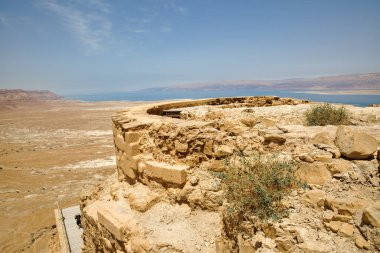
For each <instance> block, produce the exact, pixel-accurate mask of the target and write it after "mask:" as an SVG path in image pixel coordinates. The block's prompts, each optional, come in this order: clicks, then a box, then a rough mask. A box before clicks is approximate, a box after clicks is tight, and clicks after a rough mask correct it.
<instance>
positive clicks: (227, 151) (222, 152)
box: [214, 145, 234, 157]
mask: <svg viewBox="0 0 380 253" xmlns="http://www.w3.org/2000/svg"><path fill="white" fill-rule="evenodd" d="M233 152H234V148H232V147H230V146H227V145H221V146H218V147H216V148H215V153H214V154H215V156H216V157H224V156H228V155H232V154H233Z"/></svg>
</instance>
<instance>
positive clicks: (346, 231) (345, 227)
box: [338, 223, 354, 237]
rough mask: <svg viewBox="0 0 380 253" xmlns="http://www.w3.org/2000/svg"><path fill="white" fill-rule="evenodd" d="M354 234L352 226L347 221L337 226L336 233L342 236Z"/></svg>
mask: <svg viewBox="0 0 380 253" xmlns="http://www.w3.org/2000/svg"><path fill="white" fill-rule="evenodd" d="M353 234H354V226H353V225H351V224H348V223H342V225H341V226H340V228H339V231H338V235H340V236H343V237H351V236H352V235H353Z"/></svg>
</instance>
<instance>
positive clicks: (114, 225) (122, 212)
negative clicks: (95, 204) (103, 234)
mask: <svg viewBox="0 0 380 253" xmlns="http://www.w3.org/2000/svg"><path fill="white" fill-rule="evenodd" d="M98 221H99V223H100V224H101V225H102V226H103V227H105V228H106V229H107V230H108V231H109V232H110V233H111V234H113V235H114V236H115V237H116V239H117V240H119V241H125V240H126V235H128V234H129V233H130V232H131V231H132V230H134V229H135V226H136V221H135V219H134V217H133V214H132V212H131V210H130V209H129V207H128V206H127V205H126V203H125V202H124V201H117V202H106V203H104V205H103V206H101V207H100V208H99V209H98Z"/></svg>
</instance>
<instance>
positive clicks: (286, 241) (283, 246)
mask: <svg viewBox="0 0 380 253" xmlns="http://www.w3.org/2000/svg"><path fill="white" fill-rule="evenodd" d="M275 241H276V248H277V249H279V250H280V251H281V252H289V251H291V249H292V248H293V246H294V244H295V242H294V241H293V240H292V239H291V238H287V237H286V238H282V237H280V238H276V240H275Z"/></svg>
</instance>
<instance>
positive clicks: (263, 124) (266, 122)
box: [256, 118, 276, 128]
mask: <svg viewBox="0 0 380 253" xmlns="http://www.w3.org/2000/svg"><path fill="white" fill-rule="evenodd" d="M256 126H257V127H259V128H268V127H275V126H276V123H275V122H274V121H273V120H271V119H266V118H263V119H260V120H259V123H258V124H257V125H256Z"/></svg>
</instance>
